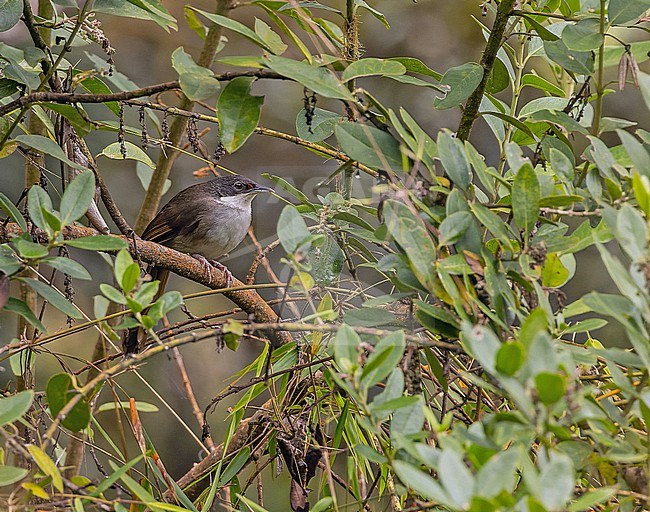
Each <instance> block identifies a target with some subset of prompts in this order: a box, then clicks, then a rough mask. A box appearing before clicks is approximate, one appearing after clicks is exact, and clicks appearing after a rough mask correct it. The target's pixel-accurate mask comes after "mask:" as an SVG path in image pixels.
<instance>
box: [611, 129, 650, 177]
mask: <svg viewBox="0 0 650 512" xmlns="http://www.w3.org/2000/svg"><path fill="white" fill-rule="evenodd" d="M616 133H617V134H618V137H619V138H620V139H621V142H622V143H623V146H624V147H625V151H627V154H628V155H629V157H630V160H632V163H633V164H634V167H636V170H637V171H639V173H641V174H642V175H646V176H648V175H650V153H649V152H648V150H647V149H646V148H645V146H644V145H643V144H642V143H641V142H639V141H638V140H637V139H636V137H634V135H632V134H631V133H628V132H626V131H625V130H616Z"/></svg>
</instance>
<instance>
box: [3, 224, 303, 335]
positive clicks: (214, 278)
mask: <svg viewBox="0 0 650 512" xmlns="http://www.w3.org/2000/svg"><path fill="white" fill-rule="evenodd" d="M20 234H22V231H21V229H20V227H19V226H18V225H17V224H15V223H9V224H7V226H6V228H5V229H4V230H3V231H0V240H2V241H3V242H6V241H9V237H10V236H12V235H20ZM98 234H99V233H98V232H97V231H95V230H94V229H91V228H87V227H84V226H68V227H66V228H65V229H64V230H63V236H64V238H65V239H66V240H70V239H74V238H81V237H84V236H93V235H98ZM35 236H36V237H38V238H43V241H46V240H47V238H46V237H45V234H44V233H43V232H41V231H40V230H36V233H35ZM119 238H121V239H122V240H125V241H127V242H128V243H129V251H130V252H131V254H132V255H133V256H134V257H136V258H137V257H139V258H140V259H141V260H142V261H144V262H146V263H151V264H153V265H157V266H160V267H162V268H165V269H167V270H170V271H171V272H174V273H175V274H178V275H179V276H181V277H185V278H187V279H190V280H192V281H194V282H196V283H199V284H202V285H204V286H207V287H208V288H212V289H218V288H233V287H238V286H242V287H245V285H244V283H242V282H241V281H239V280H238V279H234V278H233V279H232V280H230V281H229V280H228V276H227V275H226V272H223V271H221V270H218V269H216V268H212V269H209V270H207V269H206V268H205V266H204V265H203V263H201V262H200V261H199V260H197V259H195V258H193V257H192V256H190V255H188V254H184V253H182V252H178V251H175V250H173V249H170V248H168V247H165V246H163V245H159V244H157V243H155V242H149V241H147V240H137V241H135V242H134V240H133V239H132V238H126V237H124V236H122V237H119ZM224 295H225V296H226V297H228V298H229V299H230V300H232V301H233V302H234V303H235V304H237V305H238V306H239V307H240V308H242V310H244V311H245V312H246V313H248V314H249V315H253V318H254V319H255V321H256V322H260V323H276V322H279V321H280V320H279V318H278V315H277V314H276V313H275V311H273V309H272V308H271V306H269V305H268V304H267V303H266V301H265V300H264V299H263V298H262V297H261V296H260V295H259V294H258V293H257V292H256V291H255V290H251V289H246V290H228V291H224ZM265 334H267V335H268V337H269V340H270V341H271V343H272V344H273V345H275V346H277V345H281V344H284V343H289V342H291V341H292V337H291V335H290V334H289V333H288V332H284V331H278V332H272V331H265Z"/></svg>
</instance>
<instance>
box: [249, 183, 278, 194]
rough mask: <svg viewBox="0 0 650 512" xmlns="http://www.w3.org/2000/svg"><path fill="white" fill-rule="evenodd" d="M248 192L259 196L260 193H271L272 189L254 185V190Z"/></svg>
mask: <svg viewBox="0 0 650 512" xmlns="http://www.w3.org/2000/svg"><path fill="white" fill-rule="evenodd" d="M249 192H254V193H256V194H260V193H262V192H273V189H272V188H269V187H264V186H262V185H256V186H255V188H253V189H251V190H250V191H249Z"/></svg>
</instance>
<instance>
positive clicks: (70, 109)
mask: <svg viewBox="0 0 650 512" xmlns="http://www.w3.org/2000/svg"><path fill="white" fill-rule="evenodd" d="M42 105H43V107H47V108H48V109H49V110H52V111H53V112H56V113H57V114H60V115H62V116H63V117H65V118H66V119H67V120H68V121H69V122H70V124H71V125H72V127H73V128H74V129H75V131H76V132H77V135H79V137H85V136H86V135H88V134H89V133H90V131H91V130H93V125H91V124H90V123H89V122H88V121H87V119H88V114H87V113H86V111H85V110H84V109H83V108H82V107H81V106H80V105H78V104H77V105H76V106H72V105H61V104H60V103H43V104H42ZM82 112H83V114H82ZM84 116H85V117H84Z"/></svg>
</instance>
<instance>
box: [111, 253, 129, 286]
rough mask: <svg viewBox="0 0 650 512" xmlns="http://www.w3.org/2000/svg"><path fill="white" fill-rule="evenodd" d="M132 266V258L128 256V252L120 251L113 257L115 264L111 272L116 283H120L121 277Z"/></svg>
mask: <svg viewBox="0 0 650 512" xmlns="http://www.w3.org/2000/svg"><path fill="white" fill-rule="evenodd" d="M131 265H133V258H132V257H131V255H130V254H129V251H127V250H126V249H122V250H121V251H120V252H118V253H117V256H115V263H114V265H113V270H114V274H115V279H116V280H117V282H118V283H121V282H122V276H123V275H124V273H125V272H126V271H127V269H128V268H129V267H130V266H131Z"/></svg>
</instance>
